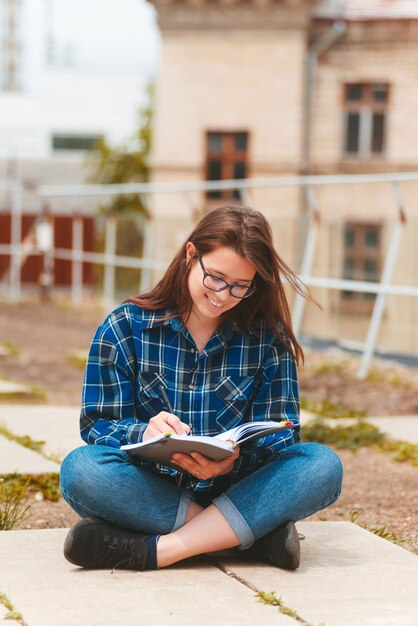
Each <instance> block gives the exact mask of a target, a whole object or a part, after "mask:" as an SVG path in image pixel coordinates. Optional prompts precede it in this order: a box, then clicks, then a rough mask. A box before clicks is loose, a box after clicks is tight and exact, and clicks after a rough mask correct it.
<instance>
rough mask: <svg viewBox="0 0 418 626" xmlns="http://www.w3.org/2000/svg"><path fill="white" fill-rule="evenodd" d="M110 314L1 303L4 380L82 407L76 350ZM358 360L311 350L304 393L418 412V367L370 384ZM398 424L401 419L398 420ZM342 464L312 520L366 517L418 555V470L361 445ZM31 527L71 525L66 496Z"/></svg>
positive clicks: (34, 505) (368, 407)
mask: <svg viewBox="0 0 418 626" xmlns="http://www.w3.org/2000/svg"><path fill="white" fill-rule="evenodd" d="M103 317H104V314H103V311H102V310H101V308H100V306H98V305H97V304H96V303H94V302H90V303H89V304H88V305H87V306H85V307H83V309H82V310H78V309H77V310H74V309H72V308H71V307H69V306H67V305H65V304H63V303H58V304H40V303H39V302H36V301H30V302H27V303H26V304H24V305H10V304H6V303H0V344H1V343H2V342H5V341H7V342H11V343H12V344H13V345H14V346H15V347H16V348H17V354H14V355H11V356H6V357H2V358H0V377H4V378H8V379H10V380H14V381H16V382H22V383H27V384H31V385H35V386H36V387H38V388H39V389H41V390H43V391H44V392H45V393H46V397H47V400H46V401H47V402H49V403H50V404H79V398H80V388H81V384H82V378H83V372H82V369H80V368H78V367H75V366H74V365H73V364H71V362H70V360H69V356H70V354H71V352H72V351H74V350H83V349H84V350H85V349H87V348H88V346H89V343H90V341H91V338H92V335H93V333H94V331H95V329H96V327H97V325H98V324H99V323H100V322H101V320H102V319H103ZM357 367H358V360H357V359H355V358H353V357H349V358H348V357H345V356H343V355H341V354H336V353H335V352H332V353H315V354H313V353H307V354H306V363H305V367H304V368H301V370H300V389H301V395H302V396H304V397H306V398H307V399H308V400H310V401H316V402H318V401H320V400H323V399H324V398H327V399H328V400H330V401H332V402H334V403H336V402H342V403H344V404H345V405H346V406H348V407H351V408H355V409H357V410H364V411H367V413H368V414H369V415H393V416H396V415H413V414H415V415H418V370H411V369H408V368H405V367H402V366H397V365H388V364H387V363H386V364H381V363H380V364H379V365H378V366H375V367H374V368H373V370H372V372H371V375H370V376H369V378H368V380H367V381H364V382H359V381H357V380H356V379H355V372H356V370H357ZM394 419H396V417H394ZM339 455H340V457H341V460H342V462H343V465H344V472H345V477H344V484H343V492H342V496H341V498H340V499H339V500H338V502H336V503H335V504H334V505H332V506H331V507H329V508H328V509H326V510H325V511H323V512H321V514H316V515H314V516H312V518H309V519H319V518H323V517H325V518H326V519H327V520H346V519H347V518H348V515H349V511H350V510H353V509H356V510H358V511H361V512H362V516H361V518H360V522H361V523H369V524H371V525H373V526H374V527H382V526H386V528H387V530H388V531H389V532H393V533H395V534H396V535H397V536H398V537H399V538H400V539H404V543H403V546H404V547H405V548H406V549H409V550H411V551H414V550H415V547H416V543H415V542H414V538H415V541H416V536H417V535H418V469H417V468H416V467H412V466H411V465H409V464H407V463H397V462H394V461H392V460H391V459H390V457H389V456H388V455H384V454H381V453H377V452H373V451H371V450H369V449H366V448H363V449H361V450H359V451H358V452H357V453H352V452H349V451H346V450H342V451H339ZM30 511H31V517H30V519H29V520H28V521H27V523H26V524H25V527H27V528H55V527H68V526H70V525H71V524H72V523H74V521H76V520H77V516H76V515H75V513H73V512H72V511H71V509H70V508H69V507H68V505H67V504H66V503H65V502H64V501H63V500H62V499H61V500H60V501H59V502H57V503H53V502H48V501H40V502H31V509H30Z"/></svg>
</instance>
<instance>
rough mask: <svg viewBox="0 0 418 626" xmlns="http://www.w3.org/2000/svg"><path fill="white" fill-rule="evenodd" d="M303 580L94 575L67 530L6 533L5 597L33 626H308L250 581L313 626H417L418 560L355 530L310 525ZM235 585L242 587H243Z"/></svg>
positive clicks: (2, 543) (258, 575) (203, 571)
mask: <svg viewBox="0 0 418 626" xmlns="http://www.w3.org/2000/svg"><path fill="white" fill-rule="evenodd" d="M298 529H299V530H300V531H301V532H302V533H304V534H305V535H306V539H305V541H303V542H302V564H301V567H300V569H299V570H297V571H296V572H287V571H284V570H278V569H276V568H273V567H269V566H266V565H261V564H260V565H253V564H248V563H243V562H241V561H239V560H238V559H234V558H232V557H231V558H227V557H225V558H222V557H217V558H218V559H220V562H221V563H222V564H223V565H224V566H226V567H227V569H228V570H229V572H230V575H228V574H227V573H224V572H222V571H220V570H219V569H218V568H216V567H213V566H211V565H209V564H206V563H204V562H202V561H198V560H194V561H187V562H184V563H182V564H178V565H177V566H174V567H171V568H168V569H165V570H160V571H158V572H129V571H117V572H116V573H115V574H111V573H110V571H106V570H103V571H87V570H82V569H79V568H76V567H74V566H72V565H70V564H69V563H67V562H66V561H65V560H64V558H63V556H62V546H63V542H64V537H65V535H66V533H67V530H65V529H58V530H32V531H11V532H0V553H1V555H2V558H1V562H0V591H1V592H3V593H6V594H7V595H8V596H9V597H10V598H11V600H12V602H13V604H14V605H15V607H16V609H17V610H19V611H20V612H21V613H22V615H23V618H24V619H25V621H26V622H27V623H28V624H29V625H30V626H56V624H64V625H65V626H79V625H80V624H88V626H119V625H120V624H123V625H124V626H138V625H140V624H141V625H142V624H144V625H145V624H147V625H148V624H149V625H150V626H167V624H171V625H174V626H196V624H199V626H209V625H210V626H217V625H218V624H219V625H221V626H223V625H224V624H225V625H228V626H254V624H260V623H262V624H263V626H264V625H265V626H270V625H271V626H282V625H283V626H286V625H287V626H300V624H301V622H300V621H297V620H296V619H294V618H291V617H289V616H286V615H283V614H281V613H280V612H279V610H278V608H277V607H274V606H266V605H264V604H262V603H260V602H258V601H257V599H256V597H255V594H254V592H253V591H252V590H251V589H249V588H248V587H247V586H246V585H245V584H244V582H243V581H247V582H248V583H250V584H252V585H254V586H255V587H257V589H259V590H261V591H265V592H271V591H275V592H276V594H277V597H281V598H282V600H283V602H284V603H285V604H286V606H288V607H289V608H291V609H294V610H296V611H297V613H298V615H299V616H300V617H301V618H302V619H303V620H305V621H306V622H308V623H309V624H312V625H317V624H319V623H320V622H324V623H325V624H326V626H353V624H355V625H357V624H358V625H359V626H363V625H367V626H395V625H396V626H416V623H417V618H416V616H417V615H418V596H417V593H416V589H417V588H418V559H417V557H416V556H414V555H413V554H411V553H409V552H407V551H406V550H403V549H402V548H399V547H397V546H395V545H393V544H391V543H389V542H388V541H386V540H384V539H380V538H378V537H376V536H375V535H373V534H372V533H370V532H368V531H366V530H363V529H361V528H359V527H358V526H356V525H354V524H351V523H349V522H300V523H298ZM234 576H235V577H236V578H234Z"/></svg>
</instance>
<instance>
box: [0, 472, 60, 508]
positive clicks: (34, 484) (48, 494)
mask: <svg viewBox="0 0 418 626" xmlns="http://www.w3.org/2000/svg"><path fill="white" fill-rule="evenodd" d="M0 479H1V480H2V481H3V484H4V486H5V487H6V486H7V487H8V486H9V485H10V488H11V489H13V490H14V491H16V492H17V493H19V492H20V493H22V494H24V495H22V498H24V497H26V496H27V495H35V494H36V493H41V494H42V496H43V497H44V498H45V500H50V501H52V502H57V501H58V500H59V499H60V497H61V495H62V494H61V488H60V480H59V473H58V472H56V473H46V474H3V475H2V476H1V477H0Z"/></svg>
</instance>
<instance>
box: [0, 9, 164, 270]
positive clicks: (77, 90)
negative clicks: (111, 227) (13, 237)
mask: <svg viewBox="0 0 418 626" xmlns="http://www.w3.org/2000/svg"><path fill="white" fill-rule="evenodd" d="M153 22H155V18H154V11H153V9H152V7H150V6H149V5H146V4H145V3H142V4H141V2H140V1H139V0H124V2H123V10H122V8H121V6H120V4H118V3H117V2H114V0H88V1H87V2H84V1H83V0H71V2H67V1H66V0H0V180H11V181H19V182H22V183H23V186H24V198H23V211H24V219H23V237H24V238H25V237H26V235H27V234H28V233H29V232H30V230H31V227H32V225H33V223H34V219H35V215H36V214H39V212H40V210H41V207H40V206H39V201H38V199H37V198H36V195H35V194H34V193H33V192H34V189H35V188H36V187H37V186H39V185H41V184H54V183H59V184H66V183H67V184H69V183H84V182H86V177H87V173H88V172H87V171H86V167H85V156H86V151H88V150H89V149H90V148H91V147H92V146H94V144H95V142H96V141H97V140H98V139H100V138H104V139H106V140H107V141H108V142H109V143H110V144H112V145H119V144H121V143H126V142H129V140H130V138H131V137H132V135H133V133H134V132H135V131H136V130H137V128H138V123H139V111H140V108H141V107H142V106H144V104H145V98H146V86H147V84H148V83H149V82H150V81H151V80H152V77H153V75H154V73H155V65H156V61H155V58H156V53H157V45H158V42H157V38H156V36H155V35H156V29H155V28H154V29H153ZM138 33H141V36H138ZM96 204H97V200H95V201H94V203H88V202H85V201H84V202H83V204H81V203H80V202H79V201H78V199H74V201H70V202H69V203H66V202H65V201H62V200H61V201H58V202H55V203H54V206H53V212H54V215H55V216H56V217H55V226H56V228H55V245H56V246H58V247H64V248H65V247H71V237H72V236H71V222H72V219H71V216H68V215H67V216H64V215H65V214H68V213H69V212H70V213H71V211H72V210H74V211H78V212H82V213H83V214H84V218H83V219H84V222H85V229H84V232H85V239H84V245H85V249H87V250H90V249H91V248H92V246H93V229H92V224H91V221H92V217H90V216H91V215H92V214H93V213H94V212H95V211H96ZM71 205H72V206H71ZM60 214H61V216H60ZM9 241H10V197H9V195H8V194H7V193H6V192H2V191H1V190H0V243H8V242H9ZM39 263H40V259H35V258H34V259H31V262H29V263H26V264H25V266H24V267H23V280H24V282H31V281H33V280H34V279H35V277H36V276H37V275H38V273H39ZM7 266H8V259H7V258H6V257H1V256H0V279H1V275H2V271H3V272H4V271H5V270H6V269H7ZM60 268H61V269H60ZM65 268H66V269H65ZM69 272H70V268H69V265H68V264H67V263H65V262H63V261H62V262H61V261H58V262H57V264H56V267H55V274H56V276H55V278H56V280H57V282H58V283H65V282H67V281H68V279H69Z"/></svg>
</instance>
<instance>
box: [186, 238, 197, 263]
mask: <svg viewBox="0 0 418 626" xmlns="http://www.w3.org/2000/svg"><path fill="white" fill-rule="evenodd" d="M195 256H196V246H195V245H194V243H192V242H191V241H188V242H187V243H186V263H190V261H191V260H192V259H194V257H195Z"/></svg>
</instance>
